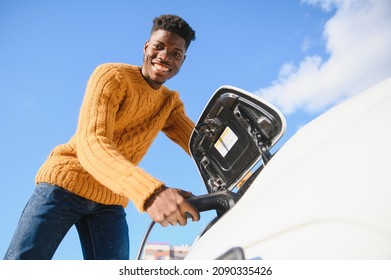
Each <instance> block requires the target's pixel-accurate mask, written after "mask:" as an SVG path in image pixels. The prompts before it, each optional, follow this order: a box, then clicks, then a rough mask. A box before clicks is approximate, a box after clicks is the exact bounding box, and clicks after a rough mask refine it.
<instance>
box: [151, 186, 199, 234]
mask: <svg viewBox="0 0 391 280" xmlns="http://www.w3.org/2000/svg"><path fill="white" fill-rule="evenodd" d="M191 196H193V194H192V193H190V192H187V191H184V190H180V189H173V188H166V187H163V188H161V189H160V190H158V191H156V192H155V193H154V194H153V195H152V196H151V197H150V198H149V200H148V202H147V204H146V206H145V209H146V211H147V213H148V215H149V216H150V217H151V218H152V220H153V221H155V222H156V223H159V224H161V225H162V226H164V227H166V226H168V225H169V224H171V225H173V226H175V225H177V224H178V223H179V224H180V225H181V226H184V225H186V224H187V217H186V213H188V214H189V215H190V216H191V217H192V219H193V221H198V220H199V219H200V214H199V213H198V210H197V209H195V208H194V207H193V206H192V205H191V204H190V203H188V202H187V201H186V199H185V198H186V197H191Z"/></svg>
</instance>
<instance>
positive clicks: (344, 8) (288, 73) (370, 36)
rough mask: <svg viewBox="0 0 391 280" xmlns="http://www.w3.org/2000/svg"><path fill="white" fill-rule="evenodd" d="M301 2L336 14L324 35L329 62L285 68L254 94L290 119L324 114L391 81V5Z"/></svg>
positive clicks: (312, 60) (356, 0)
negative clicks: (301, 114) (304, 113)
mask: <svg viewBox="0 0 391 280" xmlns="http://www.w3.org/2000/svg"><path fill="white" fill-rule="evenodd" d="M302 2H303V3H306V4H311V5H318V6H320V7H321V8H322V9H324V10H325V11H328V10H330V9H331V8H336V13H335V15H334V16H333V17H331V18H330V19H329V20H328V22H327V23H326V25H325V28H324V30H323V33H324V36H325V42H326V46H325V47H326V49H327V51H328V54H329V58H328V59H327V60H322V58H321V57H320V56H308V57H305V58H304V59H303V60H302V61H301V62H300V63H299V64H298V65H293V64H292V63H286V64H285V65H283V66H282V67H281V70H280V73H279V77H278V78H277V80H275V81H274V82H273V84H272V85H271V86H270V87H267V88H263V89H260V90H258V91H257V92H256V94H258V95H260V96H262V97H263V98H265V99H267V100H269V101H270V102H272V103H274V104H275V105H277V106H278V107H279V108H280V109H281V110H282V111H283V112H284V113H286V114H290V113H294V112H295V111H297V110H304V111H307V112H320V111H322V110H324V109H325V108H327V107H329V106H330V105H333V104H335V103H338V102H339V101H341V100H343V99H345V98H347V97H349V96H352V95H354V94H357V93H359V92H361V91H362V90H365V89H366V88H368V87H370V86H371V85H373V84H375V83H377V82H379V81H381V80H383V79H385V78H388V77H389V76H391V51H390V50H391V1H389V0H303V1H302ZM305 40H308V39H305ZM303 44H307V43H306V42H304V43H303Z"/></svg>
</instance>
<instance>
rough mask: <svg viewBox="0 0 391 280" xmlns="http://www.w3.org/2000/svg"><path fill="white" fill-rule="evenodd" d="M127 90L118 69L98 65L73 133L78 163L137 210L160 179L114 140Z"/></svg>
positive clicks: (155, 187)
mask: <svg viewBox="0 0 391 280" xmlns="http://www.w3.org/2000/svg"><path fill="white" fill-rule="evenodd" d="M125 93H126V84H124V83H121V74H120V73H119V71H118V69H117V68H115V67H113V66H110V65H107V64H104V65H102V66H99V67H98V68H97V69H96V70H95V71H94V73H93V74H92V76H91V77H90V80H89V82H88V85H87V89H86V93H85V97H84V100H83V103H82V106H81V109H80V116H79V122H78V128H77V133H76V149H77V156H78V158H79V161H80V163H81V165H82V166H83V167H84V169H85V170H87V172H88V173H90V174H91V175H92V176H93V177H94V178H95V179H96V180H97V181H98V182H100V183H101V184H102V185H104V186H106V187H107V188H109V189H111V190H112V191H113V192H115V193H118V194H120V195H124V196H126V197H128V198H129V199H130V200H131V201H132V202H133V203H134V204H135V206H136V207H137V208H138V209H139V211H144V204H145V201H146V200H147V199H148V198H149V197H150V196H151V195H152V193H153V192H155V191H156V190H157V189H159V188H160V187H161V186H162V185H163V183H162V182H160V181H159V180H157V179H155V178H154V177H152V176H151V175H149V174H148V173H147V172H145V171H144V170H142V169H141V168H139V167H138V166H136V165H134V164H132V163H131V162H130V161H129V160H127V159H126V158H125V157H124V156H123V155H122V154H121V153H119V152H118V151H117V150H116V147H115V144H114V142H113V137H114V127H115V118H116V113H117V111H118V109H119V106H120V103H121V100H122V98H124V96H125Z"/></svg>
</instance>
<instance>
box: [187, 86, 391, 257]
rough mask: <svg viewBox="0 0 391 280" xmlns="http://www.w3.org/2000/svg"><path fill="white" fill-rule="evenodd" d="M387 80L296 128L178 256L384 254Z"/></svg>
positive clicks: (388, 233) (389, 251) (389, 248)
mask: <svg viewBox="0 0 391 280" xmlns="http://www.w3.org/2000/svg"><path fill="white" fill-rule="evenodd" d="M390 121H391V78H389V79H387V80H385V81H383V82H381V83H379V84H377V85H375V86H374V87H372V88H370V89H368V90H367V91H365V92H363V93H361V94H359V95H357V96H355V97H353V98H350V99H349V100H347V101H345V102H343V103H342V104H340V105H338V106H336V107H334V108H333V109H331V110H329V111H328V112H326V113H324V114H323V115H321V116H319V117H318V118H316V119H314V120H313V121H311V122H310V123H308V124H307V125H305V126H304V127H302V128H301V129H300V130H299V131H298V132H297V133H296V134H295V135H294V136H293V137H291V138H290V139H289V140H288V141H287V142H286V143H285V144H284V145H283V146H282V147H281V148H280V149H279V151H278V152H277V153H276V154H275V155H274V156H273V158H272V160H270V162H269V163H268V164H267V165H266V166H265V167H264V168H263V170H262V172H260V174H259V175H258V176H257V178H256V179H255V180H254V181H253V182H252V184H251V187H250V188H249V189H248V190H247V191H246V193H245V194H244V195H243V197H241V199H240V200H239V201H238V202H237V203H236V205H235V206H234V207H233V208H232V209H231V210H229V211H228V212H227V213H226V214H224V215H223V216H222V217H221V218H220V219H219V220H218V221H217V222H216V223H215V224H214V225H213V226H212V227H210V229H209V230H208V231H207V232H206V233H205V234H203V235H202V236H201V237H200V238H199V239H198V240H196V242H195V243H194V244H193V248H192V250H191V251H190V252H189V254H188V255H187V257H186V259H216V258H218V257H219V256H221V255H222V254H224V253H225V252H227V251H229V250H230V249H231V248H234V247H240V248H242V249H243V251H244V256H245V258H247V259H259V258H261V259H389V258H391V147H390V143H391V125H390Z"/></svg>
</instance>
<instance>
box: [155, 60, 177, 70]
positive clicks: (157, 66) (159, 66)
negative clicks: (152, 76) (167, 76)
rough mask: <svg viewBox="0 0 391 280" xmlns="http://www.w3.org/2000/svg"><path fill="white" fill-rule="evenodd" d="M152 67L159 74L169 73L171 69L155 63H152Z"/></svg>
mask: <svg viewBox="0 0 391 280" xmlns="http://www.w3.org/2000/svg"><path fill="white" fill-rule="evenodd" d="M152 65H153V66H154V67H155V68H156V70H158V71H159V72H171V71H172V70H171V68H170V67H169V66H168V65H166V64H163V63H160V62H159V63H156V62H153V61H152Z"/></svg>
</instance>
